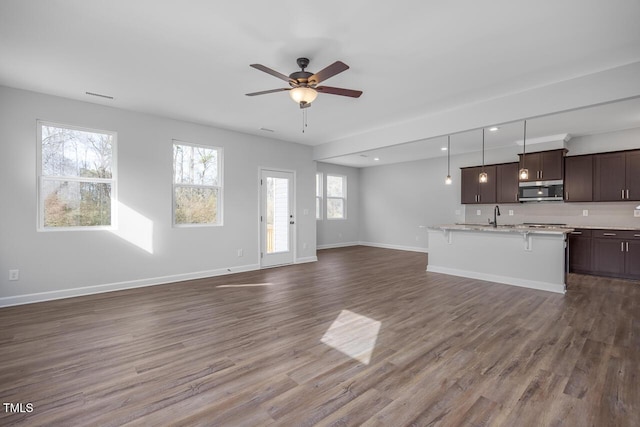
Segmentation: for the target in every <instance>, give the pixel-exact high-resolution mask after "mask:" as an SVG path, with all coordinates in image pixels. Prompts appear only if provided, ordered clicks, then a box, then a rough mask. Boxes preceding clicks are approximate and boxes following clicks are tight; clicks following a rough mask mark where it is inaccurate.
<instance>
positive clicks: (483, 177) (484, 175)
mask: <svg viewBox="0 0 640 427" xmlns="http://www.w3.org/2000/svg"><path fill="white" fill-rule="evenodd" d="M478 180H479V181H480V183H482V184H484V183H486V182H488V181H489V176H488V175H487V173H486V172H485V171H484V128H482V172H481V173H480V176H479V177H478Z"/></svg>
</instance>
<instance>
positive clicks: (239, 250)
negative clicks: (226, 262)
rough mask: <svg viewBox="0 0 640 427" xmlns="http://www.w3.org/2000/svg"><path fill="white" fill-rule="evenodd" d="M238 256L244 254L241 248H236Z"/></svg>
mask: <svg viewBox="0 0 640 427" xmlns="http://www.w3.org/2000/svg"><path fill="white" fill-rule="evenodd" d="M238 256H239V257H240V256H244V251H243V250H242V249H238Z"/></svg>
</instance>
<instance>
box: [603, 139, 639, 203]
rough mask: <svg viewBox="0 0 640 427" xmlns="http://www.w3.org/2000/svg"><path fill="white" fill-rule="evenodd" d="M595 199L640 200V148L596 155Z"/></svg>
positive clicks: (611, 200)
mask: <svg viewBox="0 0 640 427" xmlns="http://www.w3.org/2000/svg"><path fill="white" fill-rule="evenodd" d="M593 200H594V201H596V202H617V201H625V200H640V150H634V151H619V152H615V153H603V154H596V155H595V156H594V185H593Z"/></svg>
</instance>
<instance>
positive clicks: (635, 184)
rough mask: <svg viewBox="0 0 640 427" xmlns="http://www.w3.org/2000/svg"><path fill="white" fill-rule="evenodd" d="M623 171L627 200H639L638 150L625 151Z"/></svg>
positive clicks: (639, 168)
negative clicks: (624, 173)
mask: <svg viewBox="0 0 640 427" xmlns="http://www.w3.org/2000/svg"><path fill="white" fill-rule="evenodd" d="M625 172H626V181H627V188H626V189H627V190H628V191H629V193H628V194H627V200H640V150H635V151H628V152H627V156H626V164H625Z"/></svg>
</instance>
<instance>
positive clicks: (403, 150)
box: [323, 98, 640, 167]
mask: <svg viewBox="0 0 640 427" xmlns="http://www.w3.org/2000/svg"><path fill="white" fill-rule="evenodd" d="M523 125H524V124H523V122H514V123H507V124H499V125H498V126H497V127H498V130H496V131H494V132H491V131H489V127H487V128H486V129H485V147H486V149H487V150H493V149H498V148H504V147H510V146H511V147H513V146H516V145H517V146H518V147H520V146H522V140H523V133H524V132H523V131H524V126H523ZM633 128H640V98H633V99H628V100H623V101H618V102H612V103H609V104H604V105H597V106H594V107H589V108H582V109H579V110H573V111H567V112H564V113H558V114H552V115H548V116H544V117H538V118H535V119H531V120H528V121H527V147H529V148H530V149H531V150H532V151H539V149H537V148H536V146H535V144H537V143H549V142H560V141H561V140H562V139H563V138H564V139H565V140H566V141H568V140H569V139H571V138H575V137H579V136H585V135H595V134H599V133H605V132H612V131H617V130H623V129H633ZM481 146H482V131H481V130H479V129H474V130H469V131H466V132H461V133H457V134H453V135H451V155H458V154H464V153H473V152H478V151H481ZM446 147H447V137H446V136H443V137H437V138H429V139H423V140H419V141H412V142H408V143H405V144H398V145H394V146H390V147H386V148H381V149H375V150H366V151H362V152H358V153H354V154H349V155H344V156H338V157H333V158H330V159H326V160H323V161H324V162H328V163H335V164H339V165H344V166H353V167H369V166H379V165H383V164H391V163H399V162H407V161H411V160H420V159H428V158H433V157H444V156H446V155H447V152H446V151H443V150H442V148H446ZM638 147H639V148H640V141H638ZM375 159H378V160H375Z"/></svg>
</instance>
